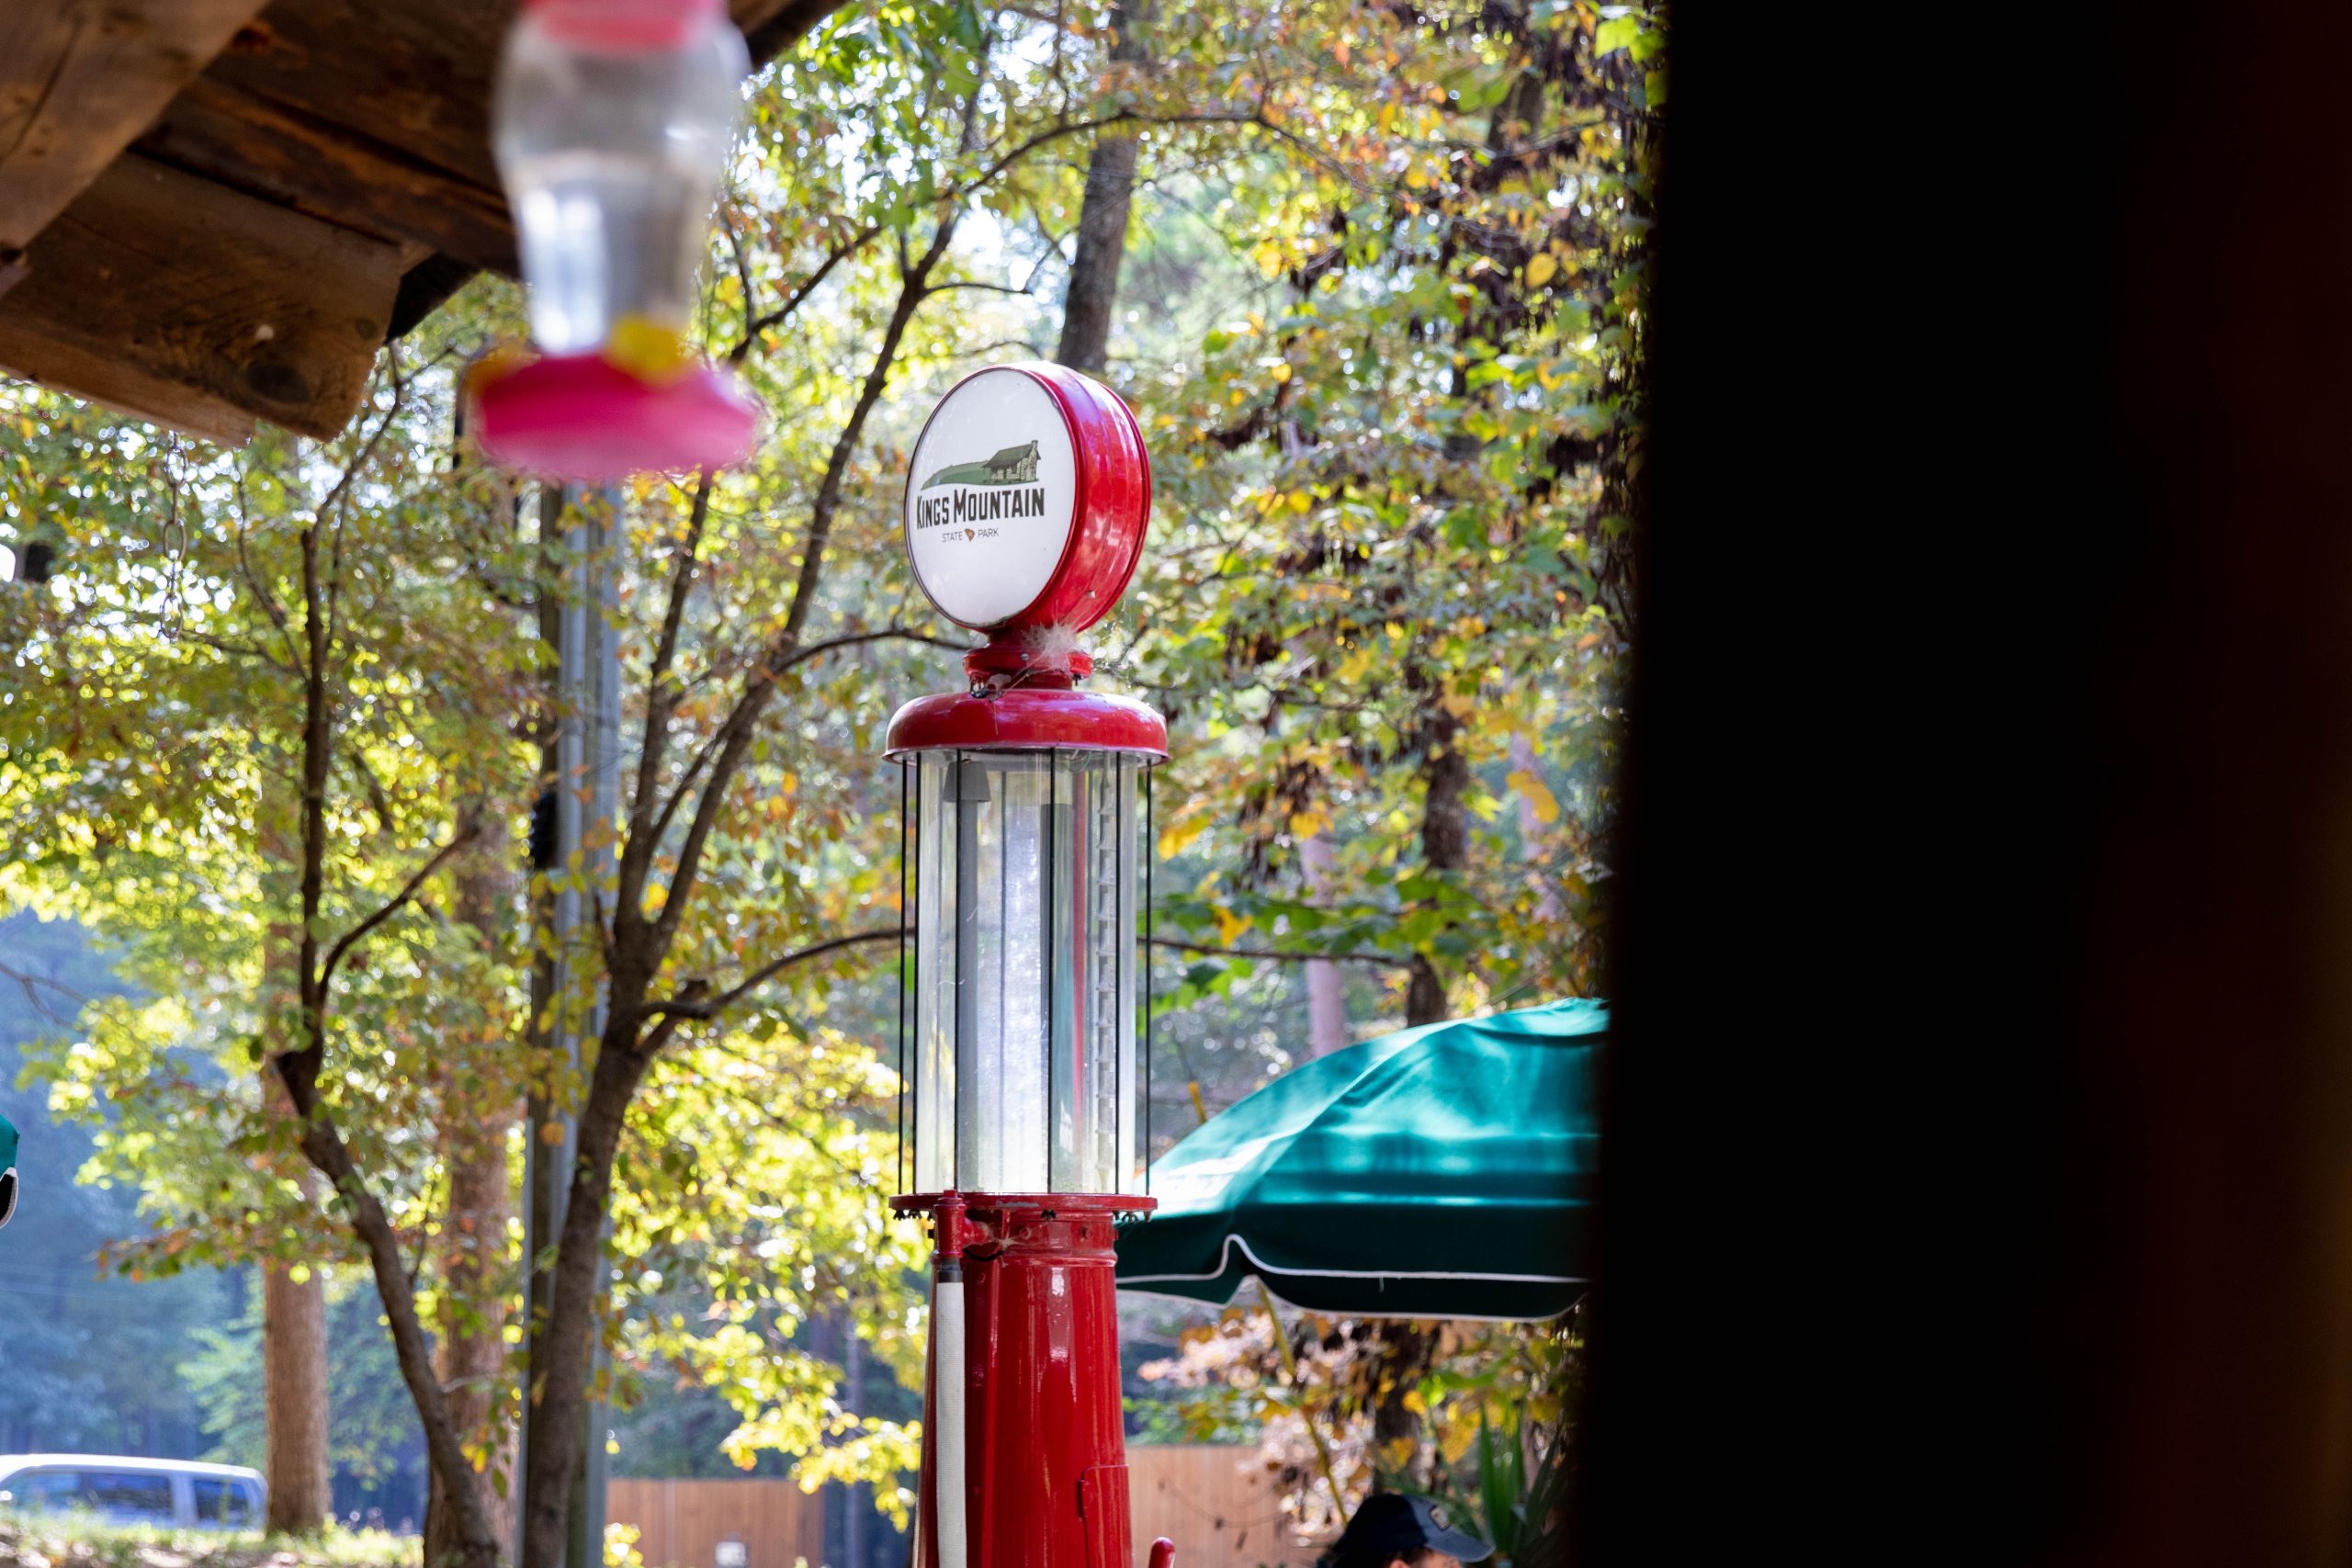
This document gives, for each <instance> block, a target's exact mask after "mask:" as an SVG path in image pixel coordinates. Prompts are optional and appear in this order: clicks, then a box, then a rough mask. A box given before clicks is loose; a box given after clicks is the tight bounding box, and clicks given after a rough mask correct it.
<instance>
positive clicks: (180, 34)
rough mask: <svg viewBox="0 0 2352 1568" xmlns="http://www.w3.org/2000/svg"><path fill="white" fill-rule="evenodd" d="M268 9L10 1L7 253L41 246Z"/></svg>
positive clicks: (103, 0) (4, 187)
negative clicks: (39, 240) (42, 237)
mask: <svg viewBox="0 0 2352 1568" xmlns="http://www.w3.org/2000/svg"><path fill="white" fill-rule="evenodd" d="M260 9H261V0H8V3H7V4H6V5H5V6H0V252H13V251H21V250H22V249H24V247H25V246H27V245H28V244H29V243H31V242H32V238H33V236H34V235H36V234H38V233H40V231H41V230H42V229H43V228H44V227H46V226H47V224H48V223H49V221H50V220H51V219H52V218H55V217H56V216H57V215H58V214H59V213H60V212H62V211H63V210H64V209H65V205H66V203H68V202H70V201H72V200H73V199H74V197H75V196H77V195H79V194H80V193H81V191H82V189H83V187H85V186H87V185H88V184H89V183H90V182H91V181H92V180H94V179H96V178H97V175H98V171H99V170H101V169H103V168H105V167H106V166H107V164H110V163H112V162H114V159H115V155H116V154H117V153H119V152H121V151H122V150H123V149H124V148H125V147H127V146H129V145H130V141H131V139H132V138H133V137H135V136H137V135H138V134H139V133H140V132H141V130H145V129H146V128H147V126H148V124H149V123H150V122H151V121H153V119H154V118H155V116H156V115H157V114H158V113H159V112H161V111H162V109H163V107H164V105H165V104H166V103H168V102H170V101H171V98H172V96H173V95H174V94H175V93H177V92H178V91H179V90H180V89H181V88H182V87H184V86H186V85H187V84H188V82H189V81H190V80H191V79H192V78H193V77H194V76H195V75H196V73H198V72H199V71H201V70H203V69H204V66H205V62H208V61H209V60H210V59H211V58H212V57H213V56H214V55H216V54H218V53H219V52H220V49H221V47H222V46H223V45H225V44H226V43H227V42H228V41H229V39H231V37H232V36H233V35H234V34H235V32H236V30H237V29H238V28H240V27H243V25H244V24H245V23H246V22H247V21H249V20H250V19H251V18H252V17H253V16H254V13H255V12H257V11H259V10H260ZM8 259H9V258H7V257H6V256H5V255H0V264H5V263H6V261H7V260H8Z"/></svg>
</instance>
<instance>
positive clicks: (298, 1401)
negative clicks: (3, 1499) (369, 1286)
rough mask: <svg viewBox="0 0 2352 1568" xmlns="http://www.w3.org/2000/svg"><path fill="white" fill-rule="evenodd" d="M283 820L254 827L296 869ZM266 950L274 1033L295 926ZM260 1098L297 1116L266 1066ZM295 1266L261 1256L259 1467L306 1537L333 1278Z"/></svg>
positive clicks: (274, 1512)
mask: <svg viewBox="0 0 2352 1568" xmlns="http://www.w3.org/2000/svg"><path fill="white" fill-rule="evenodd" d="M276 827H277V825H276V824H274V823H269V822H265V823H264V824H263V827H262V830H261V832H260V834H259V835H258V837H259V840H260V847H261V849H262V851H263V852H264V854H265V855H266V856H268V857H270V858H272V859H274V860H276V861H277V862H278V863H280V864H283V865H286V866H288V867H291V866H293V865H295V864H298V863H300V857H299V856H298V855H296V854H295V853H294V852H293V851H292V850H291V849H290V848H289V846H288V843H287V841H286V840H285V838H284V836H283V835H282V834H281V833H279V832H278V831H276V830H275V829H276ZM263 940H264V942H265V943H266V945H265V946H264V948H263V952H262V990H263V998H262V1002H263V1007H264V1008H265V1010H266V1012H267V1014H268V1017H269V1018H270V1020H271V1023H270V1028H271V1029H272V1032H275V1031H276V1030H277V1027H278V1026H279V1024H280V1023H281V1022H282V1021H283V1020H284V1019H285V1018H286V1016H287V1014H286V1012H285V1010H286V1009H287V1008H289V1007H291V1006H292V1004H293V1001H294V996H295V987H296V984H297V981H296V978H295V972H294V964H295V943H294V928H293V927H292V926H291V925H290V924H288V923H286V922H283V921H277V922H273V923H272V924H271V925H270V927H269V929H268V931H267V932H266V935H265V937H264V939H263ZM261 1091H262V1098H263V1100H264V1101H265V1102H266V1104H268V1105H269V1106H270V1107H271V1108H272V1109H274V1110H275V1111H277V1113H278V1114H279V1115H281V1116H289V1117H290V1116H291V1115H293V1114H294V1108H293V1106H292V1104H291V1103H290V1102H289V1101H288V1100H287V1098H286V1089H285V1086H284V1085H283V1084H281V1083H279V1082H278V1081H277V1073H276V1072H275V1071H273V1070H272V1069H270V1068H269V1067H267V1066H264V1067H263V1068H262V1071H261ZM293 1176H294V1179H295V1183H296V1185H297V1186H299V1187H300V1189H301V1190H302V1195H303V1198H304V1199H305V1200H306V1201H307V1200H310V1199H311V1198H314V1197H315V1196H316V1195H317V1192H318V1178H317V1177H316V1176H315V1175H313V1174H312V1173H311V1171H310V1170H309V1169H308V1168H303V1167H301V1166H300V1165H299V1163H298V1165H297V1168H296V1169H295V1171H294V1172H293ZM294 1268H295V1265H293V1264H291V1263H288V1262H284V1261H282V1260H277V1259H271V1260H268V1261H265V1262H264V1263H263V1265H262V1270H261V1375H262V1416H263V1427H264V1428H265V1434H266V1435H265V1437H264V1440H263V1450H264V1453H265V1456H266V1457H265V1460H264V1461H263V1473H264V1476H265V1478H266V1480H267V1482H268V1483H269V1503H268V1507H267V1509H266V1514H265V1522H266V1526H267V1528H268V1529H269V1531H270V1533H272V1534H273V1535H277V1534H284V1535H307V1534H310V1533H311V1532H313V1531H315V1530H317V1529H320V1528H321V1527H322V1526H323V1525H324V1524H325V1523H326V1522H327V1519H328V1518H329V1517H330V1516H332V1515H333V1514H334V1491H333V1488H332V1485H331V1483H332V1480H333V1476H334V1466H333V1463H332V1461H330V1460H329V1459H328V1457H327V1444H328V1432H329V1427H328V1411H329V1404H328V1399H327V1286H326V1280H325V1277H324V1276H323V1275H322V1273H320V1271H319V1270H317V1269H306V1270H305V1277H304V1278H303V1279H301V1280H299V1281H298V1280H296V1279H295V1278H294V1275H293V1270H294Z"/></svg>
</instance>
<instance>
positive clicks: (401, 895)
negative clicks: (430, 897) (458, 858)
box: [319, 826, 479, 996]
mask: <svg viewBox="0 0 2352 1568" xmlns="http://www.w3.org/2000/svg"><path fill="white" fill-rule="evenodd" d="M478 831H479V829H477V828H475V827H472V826H468V827H464V828H460V829H458V831H456V832H455V833H452V834H451V835H450V836H449V841H448V842H447V843H446V844H443V845H442V846H441V847H440V848H439V849H437V850H435V851H434V852H433V858H432V859H431V860H428V861H426V862H425V863H424V864H423V865H421V866H419V867H417V870H416V874H415V875H413V876H412V877H410V878H409V879H408V881H407V883H406V884H405V885H404V886H402V887H401V890H400V891H399V892H398V893H395V894H393V895H392V897H391V899H390V901H389V902H388V903H386V904H385V905H384V907H383V908H380V909H378V910H377V911H376V912H375V913H374V914H372V915H370V916H368V918H367V919H364V920H362V921H360V922H359V923H358V924H357V925H356V926H354V927H352V928H351V929H350V930H349V931H345V933H344V935H343V940H342V941H340V942H336V943H335V944H334V946H333V947H332V948H330V949H328V950H327V961H326V963H325V964H323V965H322V967H321V968H320V970H319V990H320V993H321V995H322V996H323V995H324V994H325V991H326V987H327V985H328V983H329V982H331V981H332V980H334V969H335V965H336V964H340V963H342V962H343V955H344V954H345V953H348V952H350V951H351V948H352V944H353V943H355V942H358V941H360V940H361V939H362V938H364V937H366V936H367V934H368V932H369V931H374V930H375V929H376V928H377V927H378V926H380V925H382V924H383V923H384V922H385V921H386V920H388V919H391V918H392V916H393V914H394V913H395V912H397V911H398V910H399V908H400V907H401V905H403V904H405V903H407V902H408V901H409V900H410V899H412V898H413V897H416V890H417V889H418V888H420V887H422V886H424V884H425V880H426V879H427V878H428V877H430V876H431V875H432V874H434V873H435V872H436V871H438V870H440V869H441V865H442V863H443V862H445V861H447V859H448V858H449V857H450V856H451V855H453V854H456V853H457V852H458V851H459V850H462V849H464V848H465V847H466V846H467V845H468V844H469V843H471V842H473V840H474V837H475V835H476V833H477V832H478Z"/></svg>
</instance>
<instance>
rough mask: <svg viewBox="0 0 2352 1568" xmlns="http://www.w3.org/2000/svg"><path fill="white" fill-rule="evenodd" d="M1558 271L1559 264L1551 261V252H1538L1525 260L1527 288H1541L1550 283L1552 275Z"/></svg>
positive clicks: (1553, 260)
mask: <svg viewBox="0 0 2352 1568" xmlns="http://www.w3.org/2000/svg"><path fill="white" fill-rule="evenodd" d="M1559 270H1560V264H1559V263H1558V262H1557V261H1555V259H1553V255H1552V253H1551V252H1549V251H1538V252H1536V253H1535V254H1533V255H1532V256H1530V257H1529V258H1528V259H1527V286H1528V287H1529V288H1543V287H1544V285H1545V284H1547V283H1549V282H1551V281H1552V275H1553V274H1554V273H1555V272H1557V271H1559Z"/></svg>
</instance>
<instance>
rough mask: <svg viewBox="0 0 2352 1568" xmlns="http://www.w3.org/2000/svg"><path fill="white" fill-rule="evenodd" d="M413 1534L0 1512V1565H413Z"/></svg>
mask: <svg viewBox="0 0 2352 1568" xmlns="http://www.w3.org/2000/svg"><path fill="white" fill-rule="evenodd" d="M420 1555H421V1553H420V1550H419V1546H418V1542H417V1539H416V1538H415V1537H414V1536H401V1535H393V1534H391V1533H390V1531H388V1530H346V1529H333V1528H330V1529H327V1530H325V1531H324V1532H322V1533H321V1534H318V1535H314V1536H265V1535H263V1534H262V1533H261V1532H260V1531H258V1530H170V1529H156V1528H155V1527H153V1526H150V1525H109V1524H103V1523H100V1522H98V1521H96V1520H95V1519H91V1518H89V1517H86V1516H77V1515H53V1514H52V1515H40V1516H37V1517H25V1516H21V1515H19V1516H0V1568H419V1559H420Z"/></svg>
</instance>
